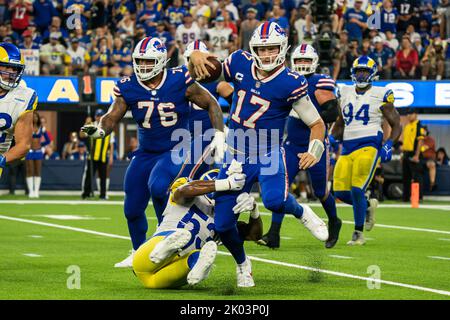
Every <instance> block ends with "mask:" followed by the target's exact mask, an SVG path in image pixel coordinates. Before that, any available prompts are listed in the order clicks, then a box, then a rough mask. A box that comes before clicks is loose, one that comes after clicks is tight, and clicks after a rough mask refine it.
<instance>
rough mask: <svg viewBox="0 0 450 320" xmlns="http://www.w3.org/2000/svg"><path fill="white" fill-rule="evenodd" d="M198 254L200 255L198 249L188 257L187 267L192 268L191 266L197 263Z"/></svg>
mask: <svg viewBox="0 0 450 320" xmlns="http://www.w3.org/2000/svg"><path fill="white" fill-rule="evenodd" d="M199 256H200V251H195V252H194V253H193V254H191V255H190V256H189V257H188V260H187V263H188V266H189V269H191V270H192V268H193V267H194V266H195V264H196V263H197V261H198V257H199Z"/></svg>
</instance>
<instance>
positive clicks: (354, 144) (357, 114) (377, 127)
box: [339, 85, 394, 154]
mask: <svg viewBox="0 0 450 320" xmlns="http://www.w3.org/2000/svg"><path fill="white" fill-rule="evenodd" d="M339 92H340V107H341V110H342V117H343V119H344V123H345V129H344V141H343V152H342V153H343V154H349V153H351V152H353V151H355V150H357V149H360V148H362V147H366V146H372V147H374V148H376V149H379V148H380V147H381V144H382V141H383V128H382V124H383V113H382V110H383V105H384V104H386V103H393V102H394V94H393V92H392V90H391V89H388V88H385V87H376V86H372V87H371V88H370V89H369V90H367V91H366V92H364V93H363V94H358V93H357V92H356V88H355V86H348V85H343V86H341V87H340V89H339Z"/></svg>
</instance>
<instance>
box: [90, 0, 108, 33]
mask: <svg viewBox="0 0 450 320" xmlns="http://www.w3.org/2000/svg"><path fill="white" fill-rule="evenodd" d="M105 1H106V0H95V1H94V3H93V5H92V7H91V9H90V13H91V17H90V18H89V22H90V28H92V29H96V28H99V27H104V26H105V25H106V23H107V8H106V4H105Z"/></svg>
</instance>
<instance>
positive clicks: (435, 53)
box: [421, 38, 445, 80]
mask: <svg viewBox="0 0 450 320" xmlns="http://www.w3.org/2000/svg"><path fill="white" fill-rule="evenodd" d="M421 65H422V80H427V79H428V76H432V77H436V80H442V77H443V76H444V71H445V52H444V48H443V44H442V41H441V39H439V38H436V39H434V40H433V41H432V44H431V45H429V46H428V47H427V49H426V51H425V54H424V56H423V58H422V61H421Z"/></svg>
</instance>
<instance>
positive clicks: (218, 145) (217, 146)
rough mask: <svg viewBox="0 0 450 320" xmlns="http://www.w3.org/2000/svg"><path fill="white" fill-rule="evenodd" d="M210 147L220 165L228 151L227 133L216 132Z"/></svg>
mask: <svg viewBox="0 0 450 320" xmlns="http://www.w3.org/2000/svg"><path fill="white" fill-rule="evenodd" d="M210 147H211V149H212V151H213V152H214V161H215V162H216V163H220V162H222V161H223V158H224V157H225V151H226V150H227V144H226V143H225V133H224V132H222V131H216V133H215V134H214V138H213V140H212V141H211V144H210Z"/></svg>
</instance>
